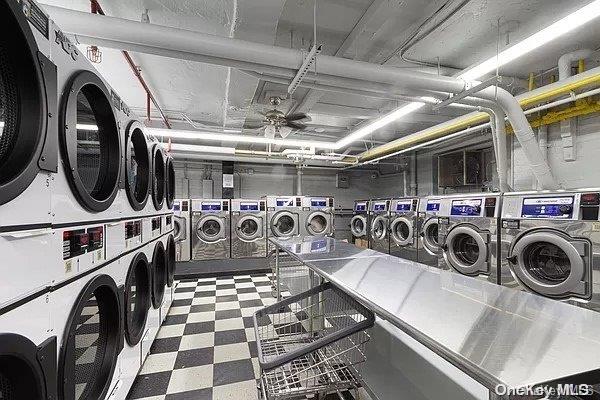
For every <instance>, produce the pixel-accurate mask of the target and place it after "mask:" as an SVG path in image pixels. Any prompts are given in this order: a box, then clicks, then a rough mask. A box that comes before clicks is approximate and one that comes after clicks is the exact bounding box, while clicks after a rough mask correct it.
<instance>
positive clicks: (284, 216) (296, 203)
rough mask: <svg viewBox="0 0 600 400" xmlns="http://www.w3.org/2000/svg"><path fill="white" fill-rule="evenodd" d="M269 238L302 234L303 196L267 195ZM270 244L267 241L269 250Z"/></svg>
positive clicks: (265, 198)
mask: <svg viewBox="0 0 600 400" xmlns="http://www.w3.org/2000/svg"><path fill="white" fill-rule="evenodd" d="M264 200H265V201H266V203H267V221H268V224H269V225H268V227H267V238H269V237H281V238H291V237H294V236H299V235H300V214H301V213H302V196H266V197H264ZM268 249H269V244H268V243H267V251H268Z"/></svg>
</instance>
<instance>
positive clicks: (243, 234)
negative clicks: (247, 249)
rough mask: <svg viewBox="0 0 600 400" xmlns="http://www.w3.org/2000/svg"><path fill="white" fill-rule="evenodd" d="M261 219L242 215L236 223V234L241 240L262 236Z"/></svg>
mask: <svg viewBox="0 0 600 400" xmlns="http://www.w3.org/2000/svg"><path fill="white" fill-rule="evenodd" d="M261 226H262V221H261V220H260V219H258V218H256V217H254V216H250V215H248V216H245V217H242V218H241V219H240V220H239V222H238V223H237V226H236V229H237V234H238V236H239V237H240V238H242V239H243V240H254V239H257V238H261V237H262V232H261V231H262V228H261Z"/></svg>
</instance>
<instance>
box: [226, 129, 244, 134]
mask: <svg viewBox="0 0 600 400" xmlns="http://www.w3.org/2000/svg"><path fill="white" fill-rule="evenodd" d="M223 132H225V133H242V131H241V129H223Z"/></svg>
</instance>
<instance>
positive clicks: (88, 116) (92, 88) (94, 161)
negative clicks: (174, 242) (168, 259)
mask: <svg viewBox="0 0 600 400" xmlns="http://www.w3.org/2000/svg"><path fill="white" fill-rule="evenodd" d="M52 35H53V37H52V39H53V40H52V44H53V47H52V59H53V61H54V62H55V63H56V65H57V67H58V88H59V96H60V101H59V124H58V127H59V129H58V137H59V147H60V155H61V161H62V162H60V163H59V165H58V174H56V176H55V178H54V181H53V183H52V223H53V224H55V225H59V226H62V225H79V224H85V223H88V222H90V221H98V220H104V221H107V220H119V219H121V218H122V217H123V211H124V209H125V207H126V205H127V199H126V196H123V195H120V196H118V194H119V191H120V190H121V189H123V188H124V184H125V183H124V179H123V177H124V176H123V175H124V171H123V155H124V149H123V148H124V144H125V140H124V138H123V133H122V130H121V128H120V121H121V119H122V117H121V114H122V112H123V110H124V109H125V110H126V111H127V112H129V111H128V109H127V107H126V106H125V104H124V103H123V101H121V99H120V98H119V96H118V95H117V94H116V93H115V91H114V90H113V89H112V88H110V86H109V85H108V84H107V83H106V82H105V80H104V79H103V78H102V77H101V76H100V75H99V74H98V72H97V71H96V69H95V68H94V67H93V65H92V64H91V63H90V62H89V61H88V60H87V59H86V57H85V56H84V55H83V54H81V53H80V52H79V50H78V49H77V47H76V46H75V45H74V44H72V43H71V42H70V41H69V39H68V38H67V36H65V35H64V34H63V33H62V32H61V31H60V29H59V28H58V27H56V26H53V27H52Z"/></svg>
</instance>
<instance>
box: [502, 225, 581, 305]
mask: <svg viewBox="0 0 600 400" xmlns="http://www.w3.org/2000/svg"><path fill="white" fill-rule="evenodd" d="M589 253H590V245H589V243H588V242H587V241H585V240H577V239H573V238H571V237H569V236H567V235H566V234H564V233H561V232H559V231H553V230H550V229H547V230H537V231H533V232H531V233H526V234H524V235H522V236H521V237H519V238H518V239H517V240H516V241H515V242H514V243H513V245H512V246H511V249H510V252H509V257H508V260H509V265H510V268H511V271H512V273H513V275H515V276H516V278H517V279H518V280H519V281H520V282H521V283H523V284H524V285H525V286H526V287H527V288H528V289H530V290H531V291H533V292H536V293H539V294H541V295H544V296H549V297H556V298H567V297H571V296H572V295H576V296H578V297H582V298H586V297H589V291H590V290H589V282H586V277H589V272H590V271H589V269H590V265H589V264H590V262H589Z"/></svg>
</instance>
